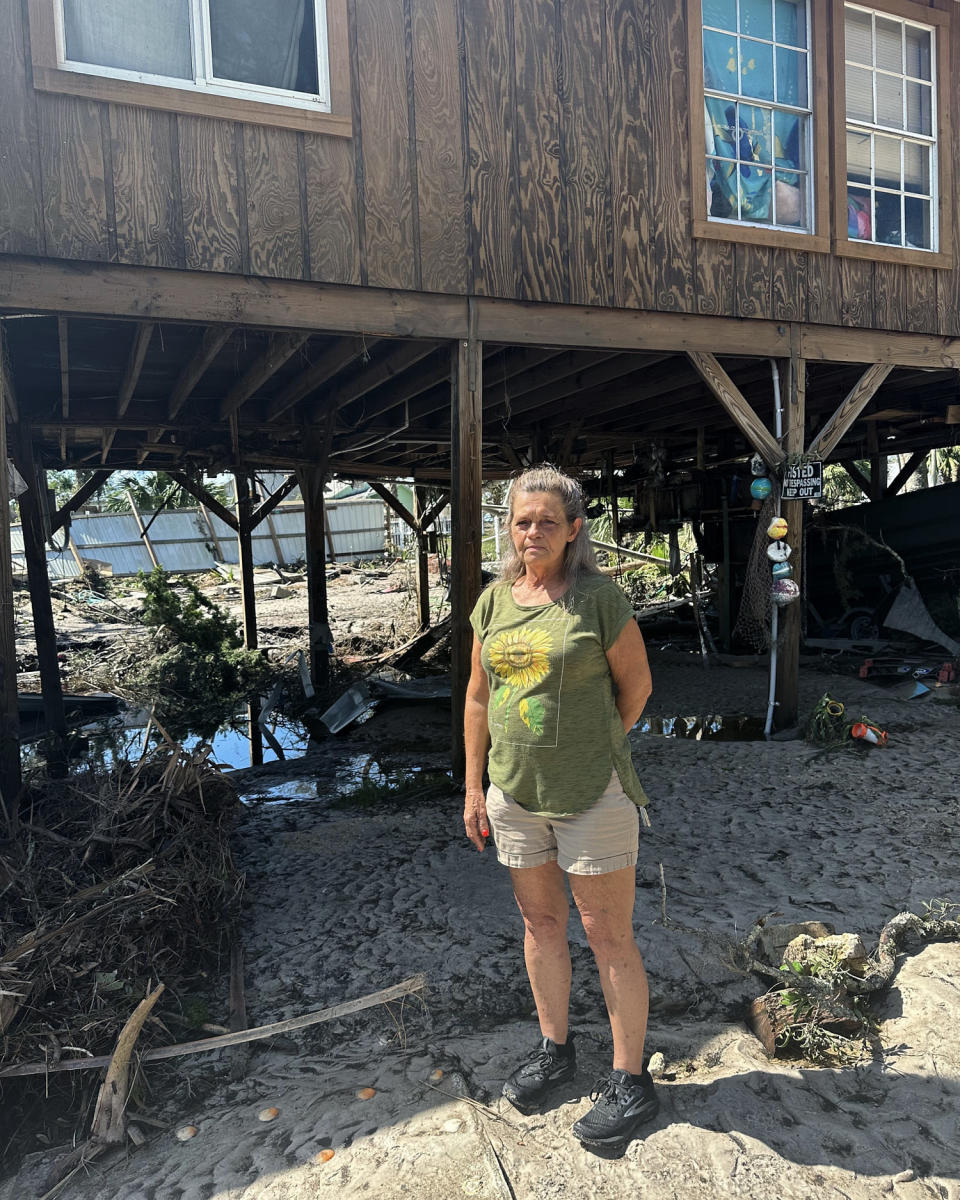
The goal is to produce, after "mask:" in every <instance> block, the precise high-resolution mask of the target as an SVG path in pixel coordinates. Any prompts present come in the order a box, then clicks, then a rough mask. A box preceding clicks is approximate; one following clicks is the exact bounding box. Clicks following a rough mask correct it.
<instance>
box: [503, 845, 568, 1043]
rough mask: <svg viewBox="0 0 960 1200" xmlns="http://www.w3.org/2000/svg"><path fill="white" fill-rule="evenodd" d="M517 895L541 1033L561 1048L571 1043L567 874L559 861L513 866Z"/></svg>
mask: <svg viewBox="0 0 960 1200" xmlns="http://www.w3.org/2000/svg"><path fill="white" fill-rule="evenodd" d="M510 876H511V879H512V881H513V894H514V896H515V897H516V900H517V906H518V907H519V909H520V913H521V915H522V916H523V926H524V937H523V956H524V960H525V962H526V964H527V975H528V977H529V979H530V987H531V988H532V990H533V998H534V1000H535V1001H536V1004H537V1015H538V1016H539V1018H540V1030H541V1032H542V1034H543V1036H544V1037H548V1038H550V1040H551V1041H553V1042H556V1044H557V1045H558V1046H562V1045H563V1044H564V1043H565V1042H566V1040H567V1013H568V1010H569V1006H570V947H569V945H568V944H567V920H568V918H569V915H570V904H569V902H568V900H567V889H566V885H565V881H564V874H563V871H561V870H560V868H559V867H558V866H557V864H556V863H555V862H548V863H544V864H543V865H542V866H539V867H522V868H521V867H511V868H510Z"/></svg>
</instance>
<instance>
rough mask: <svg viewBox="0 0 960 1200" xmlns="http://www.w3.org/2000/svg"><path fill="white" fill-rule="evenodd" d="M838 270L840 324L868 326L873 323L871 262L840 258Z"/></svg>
mask: <svg viewBox="0 0 960 1200" xmlns="http://www.w3.org/2000/svg"><path fill="white" fill-rule="evenodd" d="M838 265H839V270H840V322H839V323H840V324H841V325H855V326H858V327H860V328H865V327H866V328H869V327H870V326H872V325H873V323H874V322H873V264H872V263H870V262H864V261H862V260H860V259H856V258H842V259H840V261H839V264H838Z"/></svg>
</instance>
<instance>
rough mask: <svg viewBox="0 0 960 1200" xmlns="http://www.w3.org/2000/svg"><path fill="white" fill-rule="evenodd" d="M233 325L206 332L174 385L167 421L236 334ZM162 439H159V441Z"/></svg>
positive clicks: (181, 405)
mask: <svg viewBox="0 0 960 1200" xmlns="http://www.w3.org/2000/svg"><path fill="white" fill-rule="evenodd" d="M234 329H235V327H234V326H233V325H222V326H212V327H211V328H210V329H207V330H206V331H205V332H204V335H203V337H202V338H201V340H200V345H199V346H198V347H197V349H196V350H195V351H194V353H193V357H192V358H191V359H190V361H189V362H188V363H187V364H186V366H185V367H184V368H183V370H182V371H181V372H180V374H179V376H178V377H177V382H176V383H175V384H174V385H173V389H172V391H171V392H170V398H169V400H168V401H167V420H168V421H172V420H173V419H174V417H175V416H176V415H177V414H178V413H179V412H180V409H181V408H183V406H184V404H186V402H187V400H189V399H190V396H191V395H192V394H193V389H194V388H195V387H196V386H197V384H198V383H199V382H200V380H201V378H202V377H203V375H204V374H205V373H206V371H207V369H208V367H209V366H210V364H211V363H212V362H213V360H214V359H215V358H216V357H217V355H218V354H219V353H220V351H221V350H222V349H223V347H224V346H225V345H226V344H227V342H229V340H230V338H231V337H232V336H233V334H234ZM159 440H160V438H159V437H158V438H157V441H159Z"/></svg>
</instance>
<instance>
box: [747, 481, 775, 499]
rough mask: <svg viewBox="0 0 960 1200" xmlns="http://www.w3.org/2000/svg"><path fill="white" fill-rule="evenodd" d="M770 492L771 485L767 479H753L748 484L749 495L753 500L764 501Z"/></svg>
mask: <svg viewBox="0 0 960 1200" xmlns="http://www.w3.org/2000/svg"><path fill="white" fill-rule="evenodd" d="M772 491H773V484H772V483H771V482H770V480H769V479H766V478H763V477H761V478H758V479H754V480H753V482H752V483H751V484H750V495H751V496H752V497H753V498H754V500H766V498H767V497H768V496H769V495H770V493H771V492H772Z"/></svg>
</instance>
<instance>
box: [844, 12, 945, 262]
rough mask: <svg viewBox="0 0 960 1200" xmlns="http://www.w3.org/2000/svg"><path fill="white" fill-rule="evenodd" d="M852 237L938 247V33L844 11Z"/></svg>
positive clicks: (881, 16)
mask: <svg viewBox="0 0 960 1200" xmlns="http://www.w3.org/2000/svg"><path fill="white" fill-rule="evenodd" d="M844 31H845V48H844V55H845V59H846V74H845V78H846V93H847V94H846V106H847V113H846V117H847V136H846V152H847V154H846V157H847V168H846V170H847V236H848V237H849V238H851V239H854V240H857V241H866V242H875V243H879V244H881V245H886V246H904V247H909V248H911V249H922V250H935V249H936V242H937V231H936V228H935V224H934V214H935V211H936V209H935V200H936V196H935V186H936V179H937V162H936V156H937V146H936V140H935V136H934V134H935V106H936V97H935V94H934V84H933V80H932V78H931V72H932V63H933V61H934V31H933V30H932V29H929V28H926V27H923V26H918V25H915V24H911V23H910V22H908V21H906V20H903V19H902V18H900V17H895V16H892V15H891V14H889V13H881V12H876V13H870V12H866V13H865V12H864V11H863V10H862V9H860V8H854V7H852V6H847V7H846V9H845V22H844Z"/></svg>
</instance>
